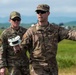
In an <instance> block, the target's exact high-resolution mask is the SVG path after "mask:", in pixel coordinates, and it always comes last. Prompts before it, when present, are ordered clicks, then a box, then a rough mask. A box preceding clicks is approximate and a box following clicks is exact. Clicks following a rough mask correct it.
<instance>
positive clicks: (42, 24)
mask: <svg viewBox="0 0 76 75" xmlns="http://www.w3.org/2000/svg"><path fill="white" fill-rule="evenodd" d="M38 24H39V25H40V26H46V25H48V21H46V22H38Z"/></svg>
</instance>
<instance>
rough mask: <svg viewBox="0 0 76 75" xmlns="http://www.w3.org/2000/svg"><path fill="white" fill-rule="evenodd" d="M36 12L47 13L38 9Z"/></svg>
mask: <svg viewBox="0 0 76 75" xmlns="http://www.w3.org/2000/svg"><path fill="white" fill-rule="evenodd" d="M36 13H37V14H39V13H41V14H45V13H46V11H41V10H38V11H36Z"/></svg>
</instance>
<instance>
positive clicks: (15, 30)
mask: <svg viewBox="0 0 76 75" xmlns="http://www.w3.org/2000/svg"><path fill="white" fill-rule="evenodd" d="M20 21H21V15H20V13H19V12H16V11H13V12H11V14H10V19H9V22H10V23H11V26H10V27H9V28H7V29H6V30H4V31H3V32H2V34H1V41H2V48H0V75H5V69H6V68H8V72H9V75H29V61H28V58H27V56H26V51H25V52H24V51H18V50H17V52H16V50H15V47H17V44H18V45H19V43H20V40H21V39H22V36H23V34H24V33H25V32H26V30H27V29H26V28H23V27H21V26H19V25H20Z"/></svg>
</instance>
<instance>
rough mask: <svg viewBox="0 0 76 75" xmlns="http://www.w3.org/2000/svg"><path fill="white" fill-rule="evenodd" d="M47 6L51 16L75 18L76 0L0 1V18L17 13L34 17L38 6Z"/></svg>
mask: <svg viewBox="0 0 76 75" xmlns="http://www.w3.org/2000/svg"><path fill="white" fill-rule="evenodd" d="M43 3H44V4H48V5H49V6H50V12H51V16H71V17H76V0H0V17H6V16H9V14H10V12H12V11H18V12H20V13H21V15H24V16H35V15H36V14H35V9H36V7H37V5H38V4H43Z"/></svg>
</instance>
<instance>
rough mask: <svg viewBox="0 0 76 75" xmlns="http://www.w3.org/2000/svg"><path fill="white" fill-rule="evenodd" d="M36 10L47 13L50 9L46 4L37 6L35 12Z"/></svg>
mask: <svg viewBox="0 0 76 75" xmlns="http://www.w3.org/2000/svg"><path fill="white" fill-rule="evenodd" d="M37 10H42V11H49V10H50V7H49V5H47V4H39V5H38V6H37V9H36V11H37Z"/></svg>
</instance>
